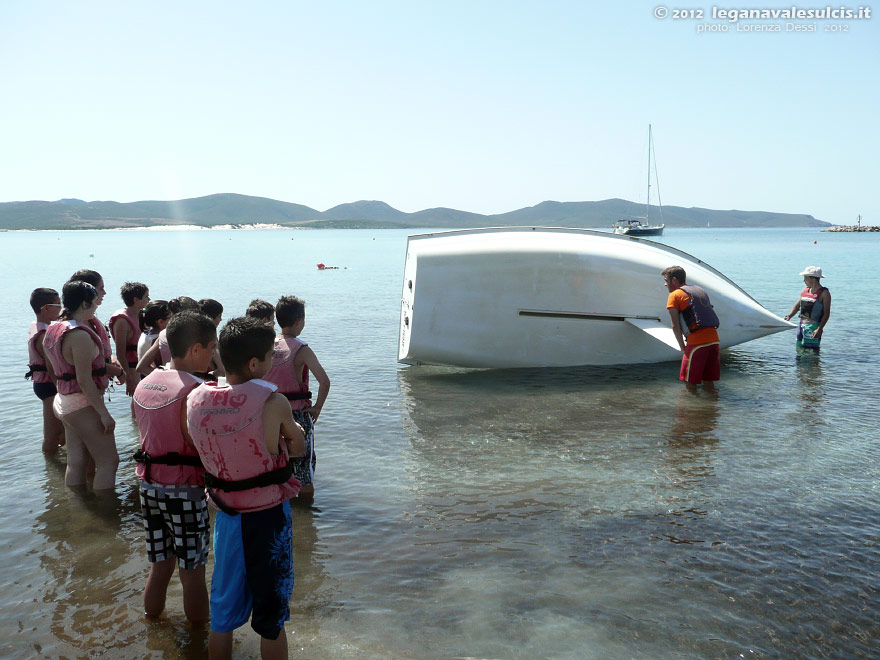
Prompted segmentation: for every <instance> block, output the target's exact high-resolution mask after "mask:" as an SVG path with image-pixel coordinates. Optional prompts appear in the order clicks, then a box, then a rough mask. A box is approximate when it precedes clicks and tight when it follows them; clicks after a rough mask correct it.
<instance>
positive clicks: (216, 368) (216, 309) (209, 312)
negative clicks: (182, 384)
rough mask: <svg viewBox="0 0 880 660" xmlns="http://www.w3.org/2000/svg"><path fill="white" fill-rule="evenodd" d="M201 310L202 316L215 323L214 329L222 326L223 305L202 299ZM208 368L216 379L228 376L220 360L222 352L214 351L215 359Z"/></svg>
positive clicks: (200, 302) (212, 300) (210, 299)
mask: <svg viewBox="0 0 880 660" xmlns="http://www.w3.org/2000/svg"><path fill="white" fill-rule="evenodd" d="M199 309H201V310H202V314H204V315H205V316H207V317H209V318H210V319H211V320H212V321H213V322H214V327H217V326H219V325H220V321H222V320H223V305H221V304H220V303H219V302H217V301H216V300H214V299H213V298H202V299H201V300H200V301H199ZM208 368H209V369H210V370H211V373H212V374H213V375H214V377H215V378H216V377H219V376H225V375H226V370H225V369H224V368H223V362H222V361H221V360H220V352H219V351H218V350H215V351H214V358H213V359H212V360H211V364H210V365H209V367H208Z"/></svg>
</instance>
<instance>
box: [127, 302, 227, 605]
mask: <svg viewBox="0 0 880 660" xmlns="http://www.w3.org/2000/svg"><path fill="white" fill-rule="evenodd" d="M166 335H167V337H168V345H169V346H170V347H171V365H170V368H168V369H165V368H161V369H155V370H154V371H152V372H151V373H150V374H149V375H148V376H147V377H146V378H144V379H143V380H142V381H140V382H139V383H138V385H137V387H136V388H135V391H134V397H133V402H134V414H135V417H136V419H137V424H138V433H139V434H140V439H141V448H140V450H138V452H137V453H136V454H135V455H134V458H135V460H136V461H137V468H136V473H137V476H138V477H140V479H141V482H140V500H141V513H142V514H143V518H144V529H145V530H146V535H147V558H148V559H149V561H150V574H149V576H148V577H147V585H146V587H145V588H144V612H145V613H146V615H147V616H150V617H157V616H159V615H160V614H162V611H163V610H164V609H165V596H166V593H167V591H168V584H169V582H170V581H171V577H172V576H173V575H174V567H175V565H177V566H178V567H179V575H180V582H181V584H182V586H183V609H184V612H185V613H186V617H187V619H189V620H190V621H193V622H206V621H208V618H209V612H208V592H207V589H206V588H205V564H206V563H207V561H208V544H209V540H210V523H209V519H208V503H207V500H206V498H205V487H204V483H205V480H204V475H205V470H204V468H203V467H202V464H201V460H200V459H199V455H198V452H197V451H196V448H195V447H194V446H193V444H192V438H190V436H189V431H188V430H187V425H186V398H187V395H188V394H189V393H190V392H192V390H194V389H195V388H196V387H198V386H199V385H200V384H201V383H202V382H203V381H202V380H201V379H200V378H197V377H196V376H194V375H193V373H194V372H203V371H205V369H206V367H207V365H208V363H209V362H210V360H211V355H212V353H213V350H214V348H215V347H216V345H217V329H216V328H215V327H214V324H213V323H212V322H211V319H209V318H208V317H206V316H204V315H203V314H200V313H197V312H193V311H185V312H181V313H179V314H176V315H175V316H174V318H172V319H171V321H170V322H169V323H168V328H167V332H166Z"/></svg>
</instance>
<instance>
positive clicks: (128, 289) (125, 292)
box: [119, 282, 150, 307]
mask: <svg viewBox="0 0 880 660" xmlns="http://www.w3.org/2000/svg"><path fill="white" fill-rule="evenodd" d="M149 290H150V288H149V287H148V286H147V285H146V284H141V283H140V282H126V283H125V284H123V285H122V286H121V287H120V289H119V293H121V294H122V302H124V303H125V306H126V307H131V306H132V305H134V299H135V298H143V297H144V296H145V295H147V293H148V292H149Z"/></svg>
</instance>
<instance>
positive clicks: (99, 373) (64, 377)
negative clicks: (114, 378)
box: [58, 367, 107, 381]
mask: <svg viewBox="0 0 880 660" xmlns="http://www.w3.org/2000/svg"><path fill="white" fill-rule="evenodd" d="M106 375H107V368H106V367H101V368H100V369H92V376H98V377H100V376H106ZM58 379H59V380H68V381H69V380H76V374H61V375H60V376H58Z"/></svg>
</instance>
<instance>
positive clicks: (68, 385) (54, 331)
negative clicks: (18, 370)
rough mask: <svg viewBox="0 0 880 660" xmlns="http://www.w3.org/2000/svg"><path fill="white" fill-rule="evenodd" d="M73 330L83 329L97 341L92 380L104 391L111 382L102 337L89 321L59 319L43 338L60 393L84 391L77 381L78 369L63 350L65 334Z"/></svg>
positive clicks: (44, 347) (45, 350)
mask: <svg viewBox="0 0 880 660" xmlns="http://www.w3.org/2000/svg"><path fill="white" fill-rule="evenodd" d="M99 323H100V322H99ZM73 330H83V331H85V332H86V333H88V335H89V337H91V338H92V341H94V342H95V346H97V347H98V354H97V355H96V356H95V358H94V359H93V360H92V380H94V381H95V385H97V387H98V390H99V391H100V392H103V391H104V390H106V389H107V385H108V384H109V383H110V377H109V376H107V363H106V362H105V361H104V344H103V342H102V341H101V338H100V337H99V336H98V334H97V333H96V332H95V331H94V330H92V326H91V325H89V324H88V323H81V322H80V321H58V322H57V323H53V324H52V325H50V326H49V329H48V330H46V335H45V337H44V338H43V351H44V352H45V353H46V358H47V359H48V360H49V362H51V363H52V371H54V372H55V386H56V387H57V388H58V393H59V394H73V393H75V392H82V388H80V386H79V383H77V382H76V369H75V368H74V366H73V365H72V364H70V363H69V362H68V361H67V360H65V359H64V354H63V353H62V351H61V344H62V342H63V340H64V335H66V334H67V333H68V332H71V331H73Z"/></svg>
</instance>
